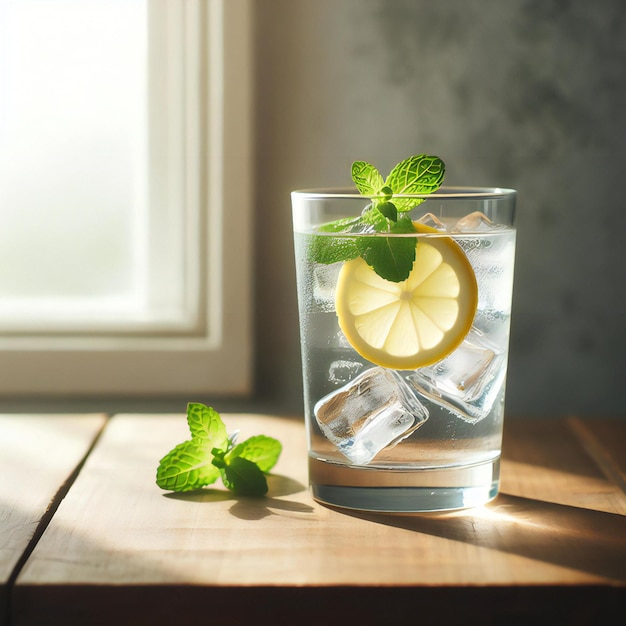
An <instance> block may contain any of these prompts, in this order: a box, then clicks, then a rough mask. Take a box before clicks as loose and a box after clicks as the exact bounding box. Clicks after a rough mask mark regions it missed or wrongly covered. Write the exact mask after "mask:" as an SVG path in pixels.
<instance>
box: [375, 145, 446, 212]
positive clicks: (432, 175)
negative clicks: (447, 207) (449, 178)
mask: <svg viewBox="0 0 626 626" xmlns="http://www.w3.org/2000/svg"><path fill="white" fill-rule="evenodd" d="M445 171H446V167H445V165H444V162H443V161H442V160H441V159H440V158H439V157H436V156H429V155H427V154H418V155H416V156H412V157H409V158H408V159H405V160H404V161H401V162H400V163H398V165H396V166H395V167H394V168H393V169H392V170H391V172H390V173H389V176H387V180H386V181H385V185H388V186H389V187H391V189H393V193H394V196H396V195H397V194H413V193H420V194H427V193H432V192H433V191H436V190H437V189H438V188H439V187H440V186H441V183H442V182H443V177H444V175H445ZM421 202H423V199H422V200H419V199H412V198H397V197H395V198H394V203H395V205H396V207H397V209H398V211H408V210H409V209H412V208H413V207H415V206H417V205H418V204H420V203H421Z"/></svg>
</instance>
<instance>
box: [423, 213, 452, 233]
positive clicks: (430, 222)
mask: <svg viewBox="0 0 626 626" xmlns="http://www.w3.org/2000/svg"><path fill="white" fill-rule="evenodd" d="M416 221H417V222H419V223H420V224H424V225H425V226H430V227H431V228H436V229H437V230H441V231H446V230H448V229H447V228H446V225H445V224H444V223H443V222H442V221H441V220H440V219H439V218H438V217H437V216H436V215H433V214H432V213H426V214H425V215H422V217H420V218H419V219H418V220H416Z"/></svg>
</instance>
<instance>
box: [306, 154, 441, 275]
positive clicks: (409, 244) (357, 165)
mask: <svg viewBox="0 0 626 626" xmlns="http://www.w3.org/2000/svg"><path fill="white" fill-rule="evenodd" d="M351 173H352V180H353V181H354V184H355V185H356V188H357V189H358V190H359V193H361V194H363V195H365V196H369V197H370V198H371V203H370V205H368V206H367V207H366V208H365V210H364V211H363V213H362V214H361V215H360V216H359V217H357V218H344V219H341V220H335V221H333V222H329V223H328V224H324V225H323V226H321V227H320V229H319V230H320V232H321V233H333V234H337V235H340V236H335V237H332V236H328V235H327V234H322V235H318V236H315V237H314V238H313V240H312V243H311V248H310V254H311V258H312V259H313V260H314V261H315V262H317V263H323V264H331V263H337V262H341V261H350V260H351V259H354V258H356V257H357V256H360V257H361V258H362V259H363V260H364V261H365V262H366V263H367V264H368V265H369V266H370V267H371V268H372V269H373V270H374V271H375V272H376V273H377V274H378V275H379V276H381V277H382V278H384V279H386V280H390V281H393V282H400V281H403V280H406V279H407V278H408V276H409V274H410V272H411V268H412V267H413V262H414V261H415V246H416V245H417V238H416V237H397V236H394V237H381V236H380V235H381V234H382V235H384V234H386V233H387V234H389V235H407V234H411V233H413V232H415V227H414V226H413V222H412V220H411V219H410V218H409V216H408V215H401V214H402V213H406V212H407V211H410V210H411V209H413V208H414V207H416V206H417V205H418V204H421V203H422V202H423V201H424V198H405V197H400V196H401V195H409V194H422V195H423V194H429V193H432V192H433V191H436V190H437V189H438V188H439V187H440V186H441V183H442V182H443V178H444V175H445V165H444V163H443V161H442V160H441V159H440V158H439V157H436V156H430V155H427V154H419V155H416V156H412V157H409V158H408V159H405V160H404V161H401V162H400V163H398V164H397V165H396V166H395V167H394V168H393V169H392V170H391V172H390V173H389V176H387V178H386V179H384V180H383V177H382V175H381V174H380V172H379V171H378V170H377V169H376V168H375V167H374V166H373V165H372V164H371V163H367V162H366V161H355V162H354V163H353V164H352V172H351ZM369 232H371V233H372V236H371V237H370V236H364V233H365V234H367V233H369ZM356 233H358V234H359V236H358V237H355V236H352V237H351V236H350V235H351V234H356Z"/></svg>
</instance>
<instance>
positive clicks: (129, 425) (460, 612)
mask: <svg viewBox="0 0 626 626" xmlns="http://www.w3.org/2000/svg"><path fill="white" fill-rule="evenodd" d="M224 417H225V421H226V423H227V425H228V427H229V430H234V429H240V430H241V437H242V438H243V437H246V436H248V435H250V434H258V433H264V434H266V435H270V436H274V437H277V438H279V439H280V440H281V441H282V442H283V444H284V452H283V455H282V456H281V459H280V461H279V463H278V465H277V466H276V468H275V471H274V475H273V476H272V477H271V478H270V492H269V494H268V496H267V497H266V498H260V499H254V498H252V499H250V498H235V497H233V496H232V494H231V493H230V492H227V491H225V490H224V489H221V488H214V489H205V490H203V491H201V492H195V493H192V494H188V495H173V494H168V493H166V492H163V491H161V490H159V489H158V488H157V487H156V485H155V483H154V476H155V470H156V465H157V462H158V459H159V458H160V457H161V456H163V455H164V454H165V453H166V452H168V450H169V449H170V448H171V447H172V446H173V445H174V444H175V443H178V442H179V441H182V440H183V439H185V438H187V437H188V435H187V427H186V423H185V420H184V416H171V415H169V416H168V415H152V416H137V415H119V416H116V417H115V418H113V419H112V420H110V422H109V424H108V426H107V428H106V429H105V431H104V433H103V435H102V437H101V438H100V440H99V441H98V444H97V446H96V448H95V449H94V451H93V452H92V453H91V455H90V456H89V458H88V460H87V462H86V463H85V465H84V467H83V469H82V471H81V473H80V475H79V476H78V478H77V479H76V481H75V482H74V483H73V485H72V488H71V490H70V491H69V493H68V495H67V497H66V498H65V499H64V500H63V502H62V503H61V505H60V506H59V508H58V510H57V511H56V514H55V516H54V518H53V520H52V521H51V523H50V524H49V526H48V528H47V529H46V531H45V533H44V534H43V536H42V538H41V540H40V541H39V543H38V545H37V547H36V549H35V550H34V552H33V554H32V555H31V558H30V559H29V560H28V562H27V563H26V565H25V567H24V569H23V570H22V572H21V574H20V576H19V578H18V580H17V584H16V588H15V594H14V595H15V598H14V616H13V618H14V621H13V624H14V625H15V626H22V625H26V624H28V625H29V626H32V625H34V626H36V625H37V624H51V623H60V624H86V623H88V624H108V623H115V624H120V625H121V624H133V625H137V624H151V625H154V624H170V623H173V622H174V621H175V620H176V619H177V613H178V612H183V614H184V615H185V621H187V620H189V619H190V620H192V623H193V620H194V619H202V618H204V619H205V620H207V623H208V619H209V616H210V617H211V620H212V621H211V623H218V624H231V623H232V624H236V623H250V622H251V621H253V620H254V619H258V611H259V610H261V609H263V610H265V611H267V615H268V616H270V615H271V617H272V621H273V622H274V623H285V624H288V623H289V624H291V623H302V624H308V623H319V621H321V620H322V619H325V621H329V620H331V622H334V621H336V620H339V619H340V618H341V616H342V615H343V616H345V618H346V619H350V622H352V621H354V623H358V621H359V620H360V621H361V623H362V624H374V623H389V621H388V620H391V619H393V616H394V615H396V614H398V615H400V612H401V611H407V610H412V611H413V612H415V611H418V610H419V614H420V615H423V616H426V615H431V616H433V615H436V616H437V617H438V618H439V619H440V620H441V621H440V623H446V622H445V621H443V618H444V617H445V616H449V617H450V619H453V618H454V619H456V620H458V619H463V623H464V624H474V623H480V624H483V625H484V624H489V623H506V621H504V622H500V621H494V620H500V619H501V618H504V617H506V616H507V615H508V616H509V617H512V616H515V619H517V620H520V619H521V620H522V621H517V622H516V623H525V622H524V621H523V618H524V616H526V617H527V618H528V619H535V620H536V619H537V617H538V616H541V618H542V619H543V618H545V619H553V618H556V617H559V618H566V617H567V616H576V619H578V620H579V621H577V622H576V623H577V624H578V623H581V624H582V623H593V622H592V621H589V622H586V621H584V617H585V615H586V614H588V616H589V618H590V619H592V618H593V620H596V621H597V620H598V619H601V618H602V616H603V615H604V614H605V612H606V614H607V615H609V614H610V611H615V610H617V608H618V606H619V604H620V602H622V600H623V591H624V586H625V584H626V539H625V537H626V532H625V531H626V524H625V517H624V515H625V513H626V500H625V496H624V493H623V492H622V490H621V489H620V486H619V485H617V484H616V483H615V482H614V481H613V480H612V478H611V476H607V475H606V474H605V473H604V472H603V470H602V468H600V467H599V466H598V465H597V463H596V461H595V460H594V458H593V456H592V455H590V454H589V453H588V451H587V450H586V449H585V446H584V445H582V444H581V441H580V437H579V434H577V432H575V430H574V429H573V428H572V426H571V424H570V423H568V422H567V421H562V420H556V421H552V422H535V421H525V420H524V421H523V420H519V421H511V423H510V424H509V425H508V427H507V430H506V432H507V434H506V442H505V459H504V462H503V481H502V494H501V495H500V496H499V497H498V498H497V499H496V500H495V501H494V502H493V503H491V504H489V505H487V506H485V507H482V508H480V509H472V510H468V511H461V512H455V513H448V514H430V515H382V514H371V515H370V514H361V513H348V512H340V511H337V510H333V509H330V508H327V507H324V506H320V505H319V504H317V503H315V502H314V501H313V500H312V499H311V497H310V495H309V492H308V489H307V487H306V483H307V476H306V471H307V470H306V442H305V436H304V429H303V426H302V424H301V422H300V421H299V420H289V419H285V418H276V417H271V416H261V415H226V416H224ZM548 589H549V590H550V591H549V592H548V591H547V590H548ZM469 591H471V593H469ZM331 605H332V612H331V608H330V607H331ZM472 609H473V610H474V612H473V613H472ZM585 611H586V612H587V613H585ZM52 616H54V619H56V620H58V621H51V620H52ZM268 618H269V617H268ZM383 619H384V621H383ZM581 619H582V621H580V620H581ZM490 620H491V621H490ZM562 623H566V622H562ZM598 623H600V622H598Z"/></svg>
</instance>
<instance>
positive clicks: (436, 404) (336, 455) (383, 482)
mask: <svg viewBox="0 0 626 626" xmlns="http://www.w3.org/2000/svg"><path fill="white" fill-rule="evenodd" d="M329 236H330V235H329ZM334 236H336V235H334ZM429 236H433V235H420V236H419V237H420V238H422V237H429ZM434 236H436V235H434ZM453 238H454V239H455V241H457V243H458V244H459V245H460V246H461V247H462V249H463V250H464V251H465V253H466V254H467V257H468V259H469V261H470V263H471V264H472V267H473V268H474V272H475V274H476V278H477V282H478V296H479V301H478V309H477V312H476V316H475V318H474V322H473V327H472V331H471V332H470V334H469V335H468V337H467V338H466V341H465V342H464V344H462V346H460V347H459V348H458V349H457V350H456V351H455V352H454V353H453V354H452V355H450V356H449V357H447V358H446V359H444V360H443V361H441V362H440V363H437V364H435V365H433V366H430V367H428V368H421V369H419V370H415V371H398V372H397V374H394V376H395V377H398V378H400V379H401V382H400V387H399V390H398V392H397V393H398V395H399V397H400V400H401V401H402V402H404V403H405V405H406V406H408V408H407V412H408V413H409V414H411V415H416V416H417V415H418V413H419V412H420V410H419V409H417V410H416V409H415V403H417V404H418V405H419V406H420V407H423V408H424V409H425V410H426V415H427V419H425V420H423V419H422V418H419V424H417V426H413V427H412V428H408V427H407V433H408V434H407V435H406V436H404V437H402V436H400V437H392V436H391V434H390V435H389V436H388V437H387V438H388V440H389V443H387V440H386V439H385V435H384V433H383V435H380V433H381V432H382V431H381V428H382V429H384V428H385V425H384V424H382V425H380V424H375V425H374V426H375V427H369V428H370V430H371V431H372V432H375V433H377V435H376V436H377V437H378V438H379V439H377V440H376V441H374V442H373V443H372V444H371V445H370V442H369V441H368V440H365V444H364V443H363V441H362V440H359V441H357V440H358V438H359V437H361V439H363V438H364V437H367V436H368V435H367V434H362V433H367V432H369V431H362V430H360V428H361V426H360V424H359V426H358V428H357V427H356V426H355V427H354V428H351V429H349V431H347V434H346V439H345V441H343V440H341V435H337V437H339V439H338V438H337V437H335V436H333V435H332V434H331V435H330V436H329V432H328V428H327V427H326V425H325V422H324V420H326V421H328V420H327V419H326V418H325V417H324V418H323V419H322V420H321V421H319V422H318V419H317V418H316V411H315V408H316V405H317V408H318V413H319V412H320V411H319V406H320V404H321V405H322V406H329V405H328V404H327V403H326V398H328V397H329V395H330V399H331V400H332V401H333V402H335V397H336V396H339V398H340V399H341V402H344V395H345V394H344V391H343V390H342V388H347V389H348V392H347V393H349V394H350V393H351V391H350V389H349V387H350V384H351V381H354V380H355V379H358V378H359V377H360V376H361V377H362V376H365V377H367V376H368V374H367V372H368V371H370V370H371V369H372V368H374V367H375V365H374V364H372V363H370V362H368V361H366V360H365V359H363V358H362V357H361V356H359V355H358V354H357V353H356V352H355V351H354V350H353V349H352V348H351V346H350V345H349V343H348V342H347V340H346V338H345V337H344V336H343V333H342V332H341V331H340V329H339V326H338V322H337V316H336V314H335V306H334V292H335V285H336V280H337V276H338V273H339V270H340V268H341V263H337V264H333V265H319V264H316V263H313V262H312V261H311V260H310V259H309V255H308V247H309V246H310V242H311V239H312V235H311V234H310V233H296V234H295V248H296V264H297V272H298V297H299V307H300V323H301V329H300V331H301V338H302V358H303V372H304V382H305V384H304V390H305V418H306V424H307V433H308V437H309V450H310V461H309V470H310V472H309V474H310V481H311V487H312V491H313V494H314V496H315V497H316V498H318V499H319V500H322V501H324V502H328V503H330V504H334V505H337V506H347V507H350V508H357V509H359V508H360V509H366V510H383V511H423V510H442V509H451V508H459V507H465V506H474V505H476V504H480V503H482V502H485V501H487V500H489V499H491V498H493V497H494V496H495V495H496V493H497V489H498V480H499V458H500V448H501V435H502V420H503V414H504V393H505V372H506V363H507V349H508V338H509V319H510V304H511V292H512V283H513V258H514V249H515V231H514V229H511V228H504V227H501V228H498V229H496V230H489V231H487V232H478V233H463V234H458V235H456V234H455V235H454V236H453ZM385 393H386V392H385ZM389 393H390V394H393V393H396V392H395V391H393V390H390V391H389ZM407 393H410V394H412V396H413V398H412V399H411V400H409V401H408V402H406V398H405V395H406V394H407ZM403 398H404V400H403ZM325 403H326V404H325ZM330 406H332V403H331V405H330ZM385 419H387V418H385ZM416 419H417V418H416ZM390 428H395V429H397V428H398V421H397V420H396V421H395V422H390ZM350 437H352V439H350ZM381 437H382V439H381ZM353 439H354V440H355V441H356V443H355V442H354V441H353ZM381 442H382V445H381ZM357 444H358V446H360V447H359V448H358V449H359V450H361V449H362V448H363V446H364V445H365V447H367V446H368V445H369V446H370V448H371V449H372V450H373V451H375V452H374V454H373V455H372V458H369V457H367V456H366V457H362V456H359V454H361V453H360V452H359V453H358V454H356V455H352V458H350V456H351V455H350V454H349V453H348V452H349V450H350V449H351V447H352V446H353V445H354V446H357ZM378 448H380V449H378ZM354 449H355V450H356V449H357V448H356V447H355V448H354Z"/></svg>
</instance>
